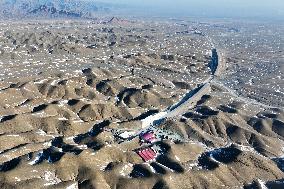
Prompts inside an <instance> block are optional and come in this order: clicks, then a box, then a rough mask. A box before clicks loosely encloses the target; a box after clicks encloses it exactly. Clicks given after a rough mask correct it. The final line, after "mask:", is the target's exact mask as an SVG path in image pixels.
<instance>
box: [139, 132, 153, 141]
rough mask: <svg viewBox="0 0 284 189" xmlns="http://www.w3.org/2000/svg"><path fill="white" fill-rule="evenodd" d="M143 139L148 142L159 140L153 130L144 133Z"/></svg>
mask: <svg viewBox="0 0 284 189" xmlns="http://www.w3.org/2000/svg"><path fill="white" fill-rule="evenodd" d="M141 138H142V140H144V141H146V142H150V143H152V142H155V140H157V138H156V136H155V134H154V133H153V132H148V133H144V134H143V135H142V136H141Z"/></svg>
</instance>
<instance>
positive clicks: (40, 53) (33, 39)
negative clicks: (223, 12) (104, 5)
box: [0, 17, 284, 189]
mask: <svg viewBox="0 0 284 189" xmlns="http://www.w3.org/2000/svg"><path fill="white" fill-rule="evenodd" d="M283 36H284V26H283V25H278V26H277V27H275V25H274V24H273V23H247V24H244V23H242V24H240V22H231V21H230V22H228V21H212V20H211V21H196V22H192V21H187V20H174V19H172V20H163V19H157V20H154V21H153V20H142V19H141V20H140V19H135V20H134V19H122V18H117V17H113V18H104V19H100V20H99V19H96V20H80V19H75V20H68V19H65V20H60V19H54V20H26V21H21V22H17V21H1V22H0V188H3V189H10V188H11V189H12V188H19V189H22V188H24V189H25V188H58V189H61V188H62V189H63V188H66V189H77V188H80V189H81V188H86V189H91V188H98V189H112V188H116V189H128V188H129V189H132V188H139V189H140V188H141V189H142V188H143V189H144V188H145V189H167V188H170V189H172V188H173V189H174V188H179V189H190V188H193V189H205V188H210V189H211V188H212V189H219V188H220V189H223V188H236V189H237V188H244V189H251V188H258V189H261V188H263V189H264V188H271V189H272V188H273V189H274V188H276V189H278V188H279V189H280V188H284V181H283V179H284V172H283V171H284V164H283V162H284V159H283V157H284V148H283V147H284V108H283V107H284V90H283V89H284V81H283V77H284V75H283V74H284V60H283V59H284V56H283V49H284V48H283V44H284V41H283V40H284V38H283Z"/></svg>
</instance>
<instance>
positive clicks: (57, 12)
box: [0, 0, 112, 18]
mask: <svg viewBox="0 0 284 189" xmlns="http://www.w3.org/2000/svg"><path fill="white" fill-rule="evenodd" d="M111 8H112V6H111V5H110V4H107V3H100V2H94V1H91V0H90V1H86V0H2V1H0V17H2V18H3V17H4V18H25V17H84V18H89V17H93V16H94V14H96V13H98V12H108V11H110V9H111Z"/></svg>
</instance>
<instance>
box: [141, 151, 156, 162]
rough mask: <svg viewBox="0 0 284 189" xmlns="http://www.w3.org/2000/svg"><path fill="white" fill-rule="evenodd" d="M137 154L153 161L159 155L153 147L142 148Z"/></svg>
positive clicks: (145, 159) (146, 160)
mask: <svg viewBox="0 0 284 189" xmlns="http://www.w3.org/2000/svg"><path fill="white" fill-rule="evenodd" d="M137 154H138V155H139V156H140V157H141V158H142V159H143V160H144V161H145V162H148V161H153V160H154V159H156V157H157V153H156V152H155V151H154V150H153V149H152V148H144V149H140V150H139V151H138V152H137Z"/></svg>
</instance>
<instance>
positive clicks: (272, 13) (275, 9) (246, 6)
mask: <svg viewBox="0 0 284 189" xmlns="http://www.w3.org/2000/svg"><path fill="white" fill-rule="evenodd" d="M99 1H101V2H110V3H117V4H125V5H128V6H131V7H132V8H133V9H132V10H133V11H138V12H142V13H144V14H152V15H157V16H158V15H168V16H171V15H180V16H208V17H233V18H238V17H239V18H243V17H252V18H253V17H254V18H267V19H269V18H281V17H283V18H284V0H99Z"/></svg>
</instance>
